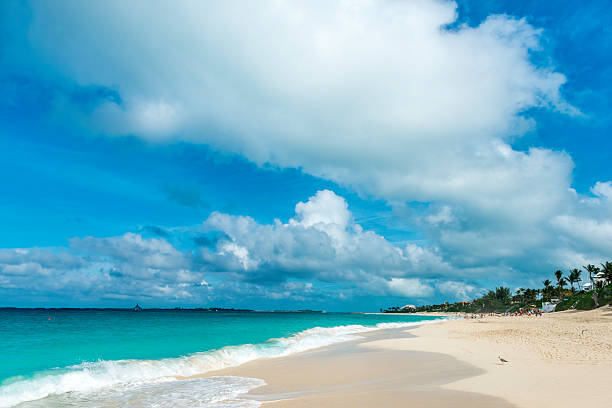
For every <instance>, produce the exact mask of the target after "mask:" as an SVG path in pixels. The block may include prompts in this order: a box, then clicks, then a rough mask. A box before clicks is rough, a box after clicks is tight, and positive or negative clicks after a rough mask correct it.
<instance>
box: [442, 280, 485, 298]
mask: <svg viewBox="0 0 612 408" xmlns="http://www.w3.org/2000/svg"><path fill="white" fill-rule="evenodd" d="M436 288H437V289H438V290H439V291H440V292H441V293H443V294H445V295H451V296H452V297H453V298H454V299H457V300H460V301H465V300H469V299H473V298H474V297H476V296H479V295H481V294H482V292H483V289H479V288H477V287H475V286H473V285H469V284H467V283H464V282H456V281H444V282H439V283H437V284H436Z"/></svg>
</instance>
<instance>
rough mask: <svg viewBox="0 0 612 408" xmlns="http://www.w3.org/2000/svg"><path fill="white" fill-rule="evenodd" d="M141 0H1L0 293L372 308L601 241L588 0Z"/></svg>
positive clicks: (521, 282)
mask: <svg viewBox="0 0 612 408" xmlns="http://www.w3.org/2000/svg"><path fill="white" fill-rule="evenodd" d="M145 3H146V2H145ZM145 3H143V2H133V3H131V4H130V6H129V7H128V6H126V4H123V3H122V2H107V3H104V4H103V3H88V4H87V5H86V6H84V5H83V4H82V3H77V2H74V1H58V2H53V3H42V2H34V3H27V2H10V1H9V2H3V4H2V5H1V6H0V7H1V8H2V9H3V10H1V12H0V58H1V61H2V64H1V68H0V92H1V93H2V95H3V97H2V98H1V99H0V183H1V185H2V187H3V191H2V195H1V197H2V198H1V200H0V226H1V227H0V231H1V232H2V233H1V234H0V248H3V249H0V294H1V296H2V299H3V303H4V304H3V305H6V306H39V305H44V306H90V305H96V306H130V305H131V304H132V303H136V302H139V303H141V304H145V305H149V306H175V305H183V306H193V305H195V306H227V307H230V306H235V307H250V308H273V309H281V308H284V309H287V308H304V307H309V308H322V309H328V310H376V309H378V308H379V307H386V306H391V305H397V304H404V303H432V302H436V301H440V300H454V299H464V298H469V297H472V296H477V295H478V294H479V293H480V292H481V291H482V290H483V289H484V288H489V287H491V286H493V285H496V284H502V283H503V284H505V285H508V286H511V287H512V288H516V287H519V286H536V285H539V282H540V281H541V280H542V279H545V278H548V277H550V275H551V273H552V271H554V270H555V269H557V268H561V269H567V268H569V267H574V266H580V265H582V264H584V263H586V262H592V263H599V262H602V261H604V260H607V259H608V258H606V257H607V256H609V254H610V253H612V251H611V250H612V220H611V217H610V216H611V215H612V201H611V200H612V186H611V184H610V180H612V168H611V167H610V165H609V163H610V162H611V160H612V148H611V147H612V146H611V144H612V142H611V141H610V137H609V135H610V134H611V129H612V121H611V119H612V117H611V114H610V112H611V109H610V95H611V91H612V85H611V84H610V82H609V78H610V75H611V74H612V68H611V66H612V65H611V62H612V61H611V59H612V57H611V56H610V53H609V52H606V50H609V49H610V46H611V45H612V44H611V42H612V33H611V32H610V27H609V24H607V22H609V21H610V19H611V18H612V7H611V6H610V5H609V2H605V1H593V2H589V3H587V4H579V3H578V2H569V1H568V2H563V3H560V2H539V3H537V4H536V3H533V2H518V1H484V2H483V1H478V2H476V1H459V2H458V3H457V4H455V3H451V2H442V1H434V0H423V1H420V2H389V1H374V2H370V3H363V4H361V3H355V6H354V7H346V6H342V5H340V4H339V3H336V2H312V3H311V4H297V3H295V4H282V3H274V2H261V3H253V4H250V5H248V6H244V5H241V4H240V3H239V2H236V3H235V2H231V1H230V2H226V3H225V4H223V5H220V4H219V5H211V4H208V5H203V4H194V3H190V2H184V3H181V4H180V5H179V6H178V7H177V8H176V10H174V13H170V14H172V15H171V16H170V15H169V13H166V12H165V11H164V9H165V8H166V5H164V4H163V3H162V2H160V3H158V4H156V5H155V7H148V6H147V5H146V4H145ZM279 4H280V5H279ZM357 5H359V6H357ZM245 8H247V9H246V10H245ZM219 22H222V24H220V23H219ZM299 203H301V204H299ZM311 306H312V307H311Z"/></svg>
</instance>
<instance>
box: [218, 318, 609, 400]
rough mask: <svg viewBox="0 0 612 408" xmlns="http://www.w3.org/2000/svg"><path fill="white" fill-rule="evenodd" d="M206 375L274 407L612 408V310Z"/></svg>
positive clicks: (473, 325)
mask: <svg viewBox="0 0 612 408" xmlns="http://www.w3.org/2000/svg"><path fill="white" fill-rule="evenodd" d="M498 356H503V358H505V359H507V360H508V361H509V362H508V363H502V362H500V361H499V360H498ZM208 375H236V376H242V377H254V378H261V379H264V380H265V381H266V384H267V385H265V386H263V387H260V388H257V389H254V390H251V392H250V393H248V394H246V395H245V396H243V397H246V398H250V399H255V400H258V401H262V402H264V407H271V408H277V407H278V408H281V407H323V408H325V407H381V406H384V407H404V406H418V407H457V408H461V407H470V408H476V407H502V408H503V407H536V406H555V407H556V408H559V407H561V408H563V407H575V406H577V405H578V406H579V405H585V404H589V405H592V406H609V404H610V401H612V388H611V387H610V384H609V381H610V378H612V309H611V308H609V307H606V308H600V309H597V310H593V311H588V312H562V313H551V314H548V315H545V316H542V317H485V318H483V319H462V320H457V321H450V322H443V323H435V324H427V325H423V326H420V327H418V328H414V329H409V330H405V329H403V330H397V329H396V330H381V331H377V332H371V333H366V334H365V335H363V336H362V338H361V339H360V340H356V341H352V342H348V343H343V344H340V345H336V346H331V347H327V348H323V349H318V350H314V351H309V352H304V353H300V354H296V355H293V356H289V357H284V358H278V359H268V360H257V361H253V362H251V363H248V364H245V365H243V366H240V367H235V368H231V369H226V370H221V371H217V372H214V373H208Z"/></svg>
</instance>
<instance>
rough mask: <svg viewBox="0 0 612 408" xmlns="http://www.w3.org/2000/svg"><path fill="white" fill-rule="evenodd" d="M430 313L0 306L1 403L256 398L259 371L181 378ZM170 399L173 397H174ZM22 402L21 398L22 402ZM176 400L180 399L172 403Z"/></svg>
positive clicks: (211, 402)
mask: <svg viewBox="0 0 612 408" xmlns="http://www.w3.org/2000/svg"><path fill="white" fill-rule="evenodd" d="M433 319H436V318H435V317H422V316H398V315H360V314H347V313H271V312H206V311H195V310H194V311H191V310H180V311H179V310H164V311H159V310H158V311H147V310H145V311H142V312H133V311H124V310H120V311H117V310H105V311H99V310H98V311H95V310H1V311H0V350H2V352H1V353H2V364H0V381H1V382H0V407H9V406H15V405H17V404H21V405H20V406H23V407H26V406H28V407H42V406H45V407H48V406H51V407H52V406H58V407H59V406H62V407H63V406H75V407H76V406H82V407H110V406H124V405H125V404H126V401H129V405H130V406H136V407H140V406H142V407H165V406H179V407H180V406H190V407H197V406H209V407H210V406H228V407H232V406H245V407H249V406H253V404H255V403H254V402H252V401H241V400H239V398H238V395H239V394H240V393H243V392H246V391H248V390H249V389H251V388H253V387H256V386H258V385H261V383H260V380H257V379H244V378H237V377H216V378H214V377H213V378H207V379H198V380H189V381H184V380H183V381H177V379H183V378H184V377H189V376H193V375H197V374H202V373H205V372H207V371H211V370H215V369H220V368H225V367H230V366H236V365H240V364H243V363H245V362H248V361H252V360H255V359H257V358H262V357H280V356H285V355H289V354H293V353H296V352H300V351H304V350H309V349H312V348H316V347H321V346H325V345H329V344H334V343H338V342H342V341H347V340H351V339H354V338H355V336H356V335H358V334H359V333H363V332H366V331H371V330H375V329H376V328H384V327H396V326H404V325H406V326H408V325H414V324H415V322H417V321H423V320H433ZM171 401H174V402H173V403H172V405H170V404H171ZM23 403H25V404H23ZM177 404H178V405H177Z"/></svg>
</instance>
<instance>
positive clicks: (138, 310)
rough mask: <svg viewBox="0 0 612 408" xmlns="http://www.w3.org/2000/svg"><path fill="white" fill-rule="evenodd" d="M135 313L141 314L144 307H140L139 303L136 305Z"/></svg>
mask: <svg viewBox="0 0 612 408" xmlns="http://www.w3.org/2000/svg"><path fill="white" fill-rule="evenodd" d="M134 311H135V312H141V311H142V307H140V306H139V305H138V303H137V304H136V306H134Z"/></svg>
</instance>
